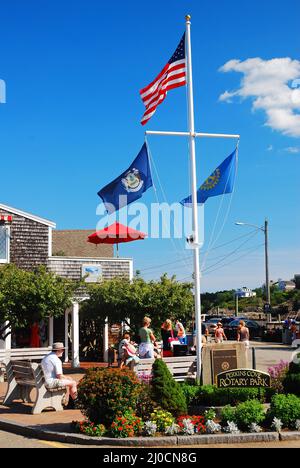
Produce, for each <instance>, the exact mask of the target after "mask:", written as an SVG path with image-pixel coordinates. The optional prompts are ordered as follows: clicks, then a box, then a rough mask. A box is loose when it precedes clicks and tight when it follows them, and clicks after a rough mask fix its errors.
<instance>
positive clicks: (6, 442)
mask: <svg viewBox="0 0 300 468" xmlns="http://www.w3.org/2000/svg"><path fill="white" fill-rule="evenodd" d="M0 448H62V449H68V448H69V449H70V448H73V449H74V448H75V449H76V448H98V449H100V450H103V449H104V448H109V449H110V450H111V451H112V452H113V451H114V448H113V447H97V446H94V445H89V446H87V445H73V444H62V443H60V442H50V441H47V440H36V439H31V438H28V437H23V436H19V435H16V434H12V433H9V432H4V431H0ZM163 448H164V449H166V447H163ZM186 448H187V449H193V448H194V449H195V448H197V449H199V448H205V449H208V448H300V440H298V441H290V442H269V443H259V444H254V443H248V444H236V445H233V444H224V445H223V444H216V445H209V446H208V445H196V446H192V445H189V446H187V447H186ZM170 449H172V450H176V449H179V450H180V451H182V450H184V447H180V448H179V447H170ZM123 450H124V453H126V451H127V450H128V451H130V450H131V449H130V447H129V448H128V449H126V448H125V447H123V448H122V451H123ZM146 450H147V452H150V453H151V448H149V449H148V448H147V449H146Z"/></svg>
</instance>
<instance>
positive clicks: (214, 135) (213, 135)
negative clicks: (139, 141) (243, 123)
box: [145, 130, 240, 140]
mask: <svg viewBox="0 0 300 468" xmlns="http://www.w3.org/2000/svg"><path fill="white" fill-rule="evenodd" d="M145 135H162V136H183V137H193V138H231V139H236V140H239V139H240V135H230V134H226V133H190V132H164V131H159V130H157V131H155V130H154V131H152V130H147V131H146V132H145Z"/></svg>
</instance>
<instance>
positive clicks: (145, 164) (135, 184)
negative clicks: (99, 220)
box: [98, 143, 153, 214]
mask: <svg viewBox="0 0 300 468" xmlns="http://www.w3.org/2000/svg"><path fill="white" fill-rule="evenodd" d="M152 185H153V183H152V176H151V169H150V163H149V155H148V149H147V145H146V143H144V144H143V146H142V149H141V151H140V152H139V154H138V155H137V157H136V158H135V160H134V161H133V163H132V164H131V166H130V167H129V168H128V169H127V170H126V171H125V172H123V174H121V175H120V176H119V177H117V178H116V179H115V180H114V181H113V182H111V183H110V184H108V185H106V187H104V188H103V189H101V190H100V191H99V192H98V195H99V197H100V198H102V200H103V203H104V204H105V207H106V209H107V211H108V213H109V214H111V213H113V212H114V211H117V210H120V209H121V208H123V207H124V206H126V205H129V203H132V202H134V201H136V200H138V199H139V198H141V197H142V195H143V193H144V192H146V190H148V188H150V187H152Z"/></svg>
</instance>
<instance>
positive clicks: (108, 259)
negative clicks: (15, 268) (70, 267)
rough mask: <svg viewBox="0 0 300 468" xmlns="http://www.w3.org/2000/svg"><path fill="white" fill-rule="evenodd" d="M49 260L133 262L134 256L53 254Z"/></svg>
mask: <svg viewBox="0 0 300 468" xmlns="http://www.w3.org/2000/svg"><path fill="white" fill-rule="evenodd" d="M48 260H72V261H75V262H127V263H128V262H132V261H133V259H132V258H116V257H113V258H111V257H56V256H53V255H52V256H51V257H49V258H48Z"/></svg>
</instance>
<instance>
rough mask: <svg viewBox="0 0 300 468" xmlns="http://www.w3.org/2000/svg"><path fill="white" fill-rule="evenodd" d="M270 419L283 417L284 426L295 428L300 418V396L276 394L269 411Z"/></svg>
mask: <svg viewBox="0 0 300 468" xmlns="http://www.w3.org/2000/svg"><path fill="white" fill-rule="evenodd" d="M268 416H269V419H270V420H271V419H273V418H278V419H281V421H282V423H283V425H284V427H290V428H293V427H294V424H295V421H296V420H297V419H300V398H298V397H297V396H296V395H274V396H273V398H272V401H271V407H270V410H269V413H268Z"/></svg>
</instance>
